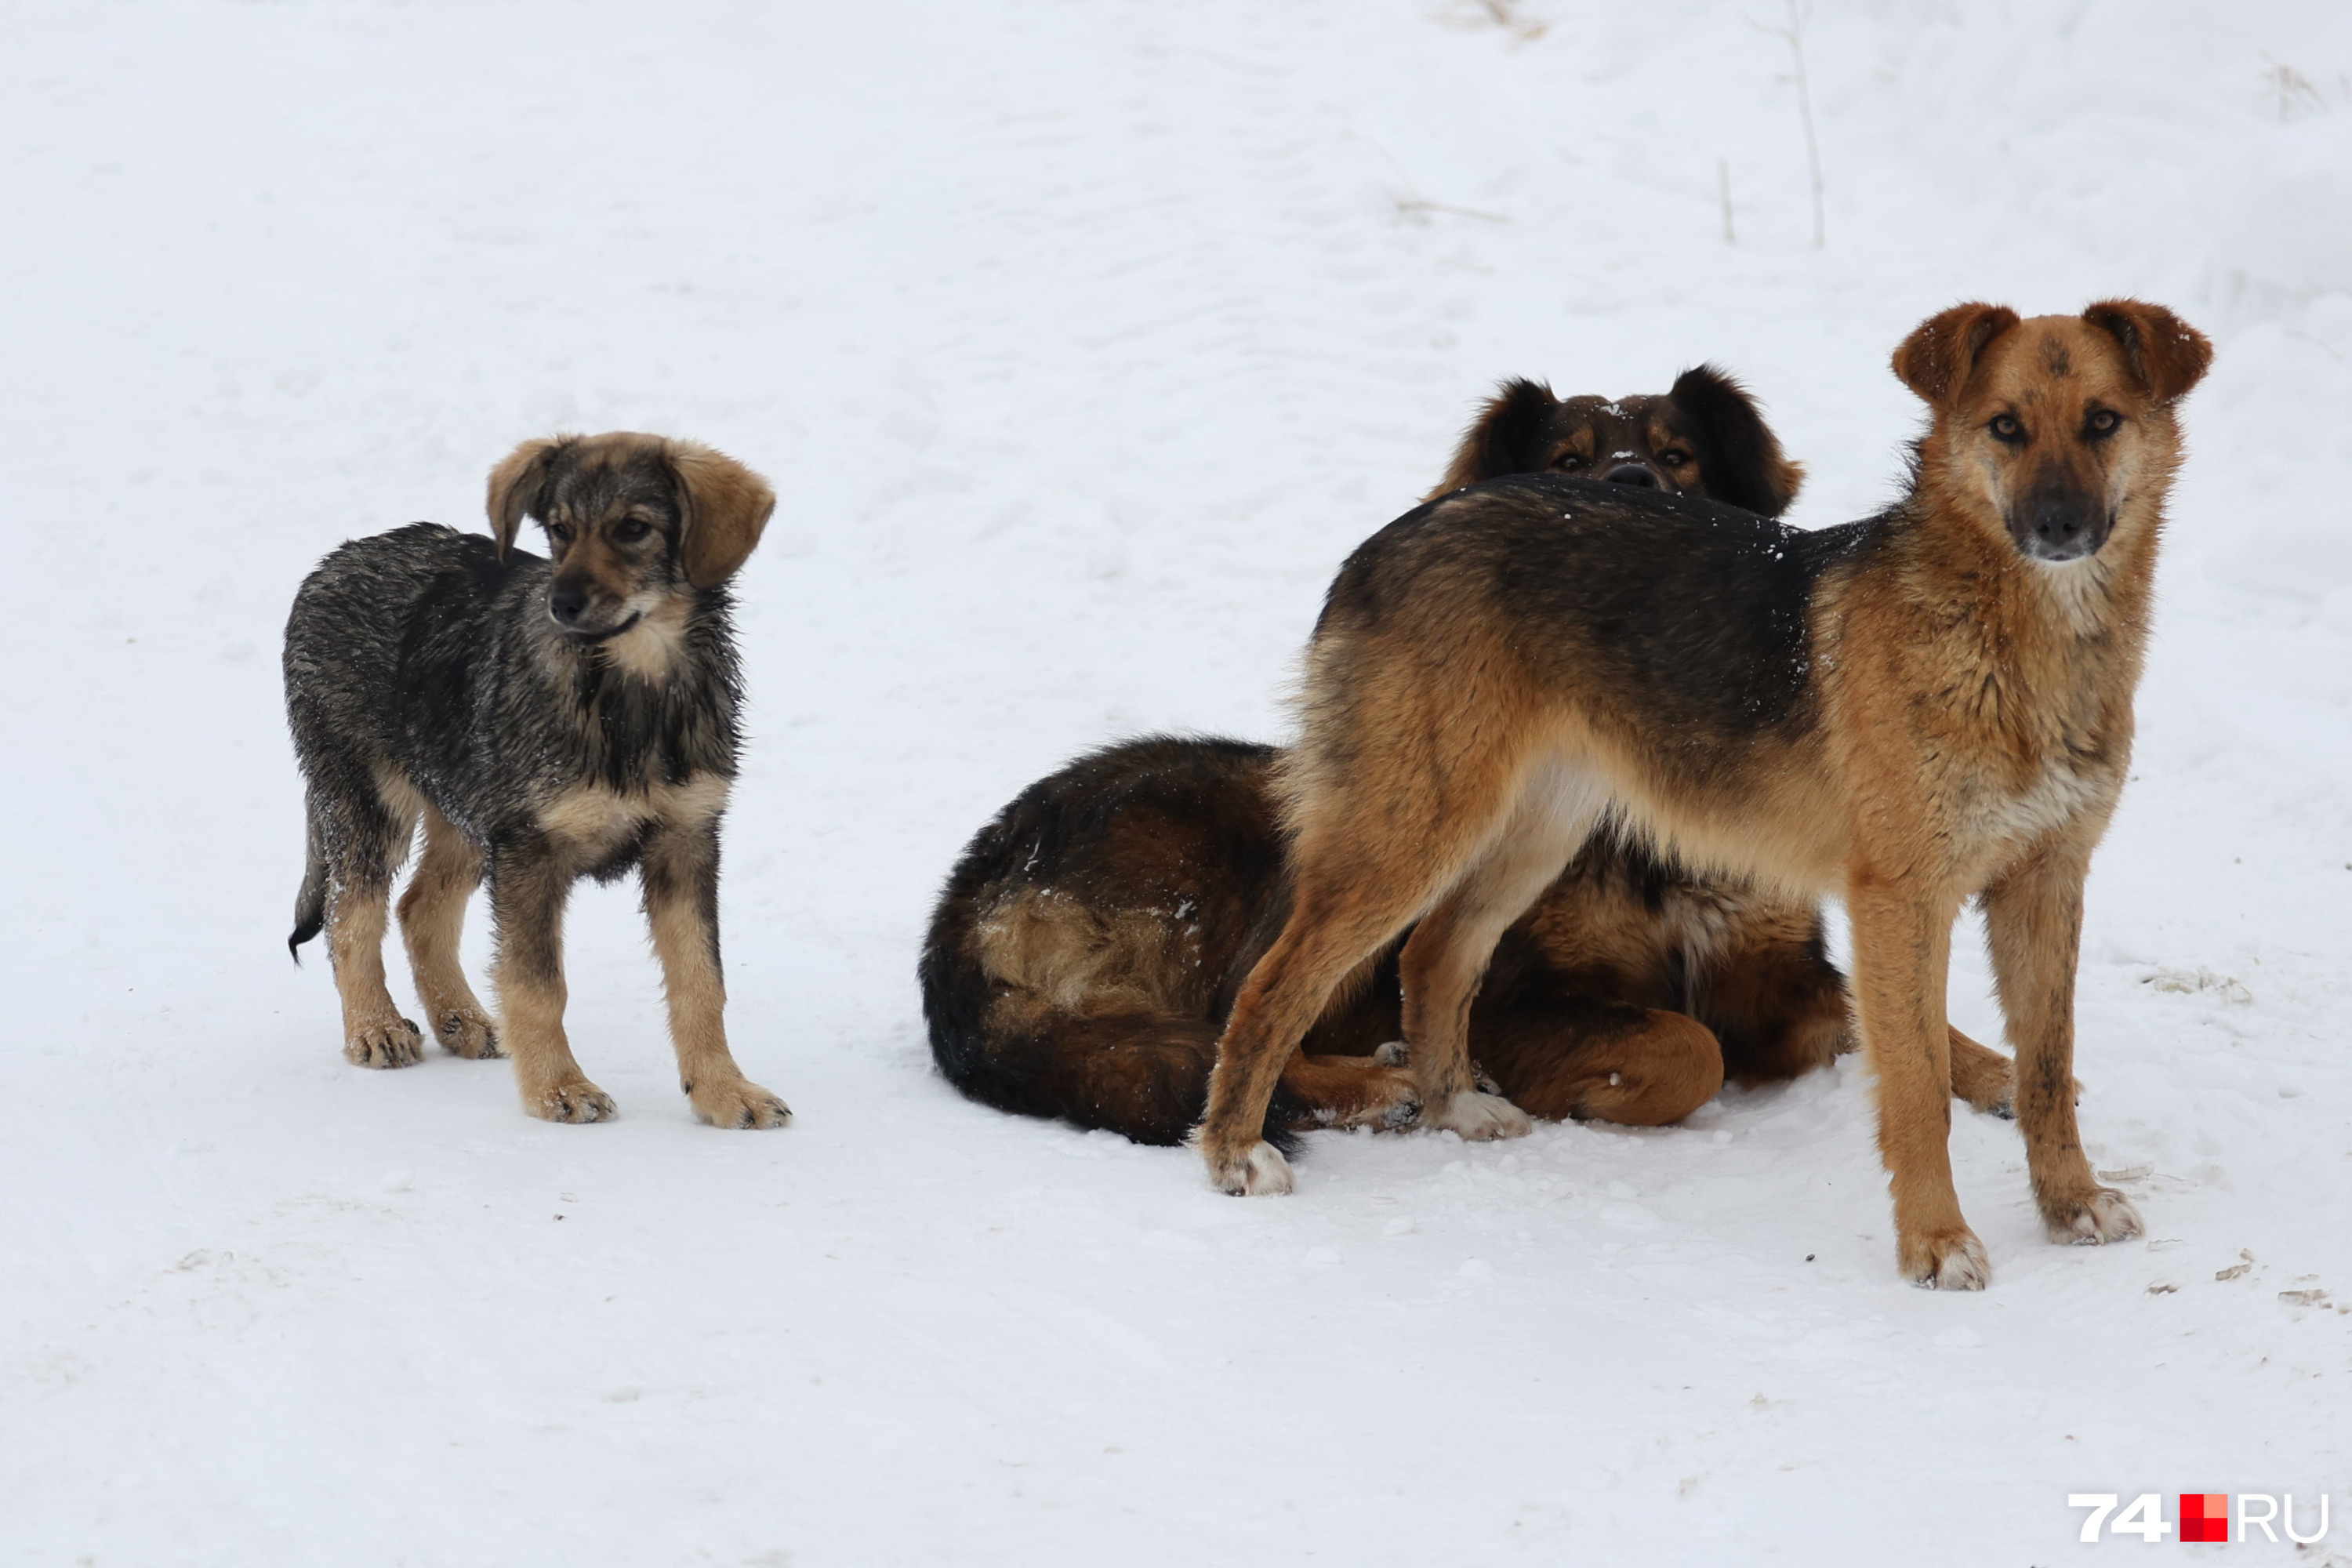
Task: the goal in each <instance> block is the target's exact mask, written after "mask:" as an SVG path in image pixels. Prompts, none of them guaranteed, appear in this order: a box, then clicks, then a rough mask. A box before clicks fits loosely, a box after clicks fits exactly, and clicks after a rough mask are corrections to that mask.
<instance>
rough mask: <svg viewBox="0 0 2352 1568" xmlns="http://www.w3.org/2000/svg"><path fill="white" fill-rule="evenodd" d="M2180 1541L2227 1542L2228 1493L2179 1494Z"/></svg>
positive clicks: (2228, 1529) (2228, 1520)
mask: <svg viewBox="0 0 2352 1568" xmlns="http://www.w3.org/2000/svg"><path fill="white" fill-rule="evenodd" d="M2180 1539H2181V1540H2183V1541H2227V1540H2229V1539H2230V1494H2229V1493H2228V1492H2182V1493H2181V1494H2180Z"/></svg>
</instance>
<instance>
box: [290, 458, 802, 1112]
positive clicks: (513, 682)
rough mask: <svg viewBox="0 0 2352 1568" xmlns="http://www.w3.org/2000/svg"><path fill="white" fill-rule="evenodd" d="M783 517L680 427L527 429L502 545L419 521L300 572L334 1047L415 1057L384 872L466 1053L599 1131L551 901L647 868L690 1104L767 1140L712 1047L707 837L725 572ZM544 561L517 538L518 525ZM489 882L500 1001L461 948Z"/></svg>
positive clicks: (434, 1014) (313, 919)
mask: <svg viewBox="0 0 2352 1568" xmlns="http://www.w3.org/2000/svg"><path fill="white" fill-rule="evenodd" d="M488 510H489V518H490V522H491V525H492V528H493V530H494V531H495V537H494V538H485V537H483V536H481V535H479V534H464V533H459V532H457V531H455V530H452V529H447V528H443V527H440V526H438V525H436V524H434V523H425V522H420V523H415V524H412V525H410V526H409V527H406V528H401V529H395V530H394V531H391V532H389V533H383V534H378V535H376V536H374V537H373V538H369V539H361V540H355V541H353V542H351V543H348V544H345V545H343V546H342V547H341V549H339V550H337V551H335V552H333V553H332V554H331V555H329V556H328V557H327V558H326V559H325V560H324V561H323V562H321V563H320V565H319V568H318V570H316V571H315V572H313V573H311V574H310V577H309V578H308V579H306V580H305V581H304V582H303V584H302V586H301V589H300V591H299V593H297V594H296V595H295V598H294V610H293V614H292V615H291V616H289V619H288V621H287V624H286V710H287V717H288V720H289V723H290V725H291V728H292V730H293V734H294V749H295V752H296V754H297V756H298V757H299V761H300V763H301V768H302V775H303V779H304V781H305V784H306V786H307V788H306V792H305V799H306V810H307V818H308V829H309V832H308V837H309V854H308V866H307V868H306V870H305V872H304V875H303V879H302V887H301V891H300V893H299V895H298V897H297V898H296V900H295V906H294V932H293V935H292V936H291V937H290V938H289V942H288V944H287V945H288V947H289V950H290V951H291V952H293V953H294V955H295V958H296V960H297V961H298V962H299V960H300V957H301V948H302V944H303V943H304V942H308V941H309V940H310V938H312V937H313V936H316V935H317V934H318V933H319V931H320V930H321V929H324V930H325V931H326V933H327V947H328V952H329V956H330V958H331V961H332V963H333V967H334V973H335V984H336V988H337V990H338V991H339V992H340V993H341V998H342V1012H343V1054H344V1055H345V1057H346V1058H349V1059H350V1060H351V1061H352V1062H354V1063H357V1064H359V1065H360V1066H362V1067H371V1068H399V1067H407V1066H410V1065H412V1064H414V1063H415V1062H416V1061H418V1060H419V1059H420V1058H421V1057H422V1055H423V1049H424V1041H423V1037H422V1036H421V1034H420V1032H419V1031H418V1029H417V1027H416V1026H415V1024H413V1023H411V1022H410V1021H409V1020H408V1019H406V1018H404V1017H403V1016H401V1015H400V1009H399V1008H398V1007H397V1006H396V1005H394V1002H393V1000H392V996H391V994H390V993H389V992H388V991H387V990H386V989H385V986H384V972H383V936H384V925H385V912H386V904H387V902H388V900H389V897H390V893H391V888H392V880H393V877H394V873H395V872H396V871H397V870H398V869H399V868H400V866H401V864H402V862H403V861H404V860H405V858H407V855H408V851H409V847H410V844H411V841H412V839H413V838H414V837H415V833H416V829H417V826H418V824H419V823H420V821H421V822H422V824H423V826H424V840H425V848H424V854H423V857H422V858H421V859H420V861H419V862H418V865H417V868H416V874H415V878H414V879H412V880H411V882H410V883H409V885H408V889H407V890H406V891H405V892H404V893H403V894H402V896H401V900H400V927H401V935H402V937H403V939H404V942H405V944H406V946H407V949H408V957H409V963H410V966H411V968H412V969H413V971H414V972H415V980H416V990H417V996H418V999H419V1000H420V1001H421V1002H422V1003H423V1004H424V1007H425V1017H426V1019H427V1020H428V1021H429V1022H430V1023H431V1025H432V1026H433V1028H434V1031H435V1033H436V1035H438V1036H439V1037H440V1040H441V1043H442V1044H443V1045H444V1046H445V1047H447V1048H448V1049H449V1050H450V1051H452V1052H454V1053H456V1054H457V1055H458V1056H460V1057H469V1058H485V1057H496V1056H499V1055H509V1056H511V1057H512V1058H513V1059H514V1066H515V1079H516V1082H517V1085H518V1087H519V1088H520V1090H521V1093H522V1101H523V1109H524V1110H527V1111H529V1112H530V1114H532V1115H534V1116H540V1117H544V1118H546V1119H547V1120H549V1121H572V1122H584V1121H604V1120H607V1119H609V1118H611V1117H612V1116H613V1115H614V1113H615V1111H614V1104H613V1100H612V1098H611V1097H610V1096H608V1095H606V1094H605V1093H604V1091H603V1090H602V1089H598V1088H597V1087H596V1086H595V1085H594V1084H593V1083H592V1082H591V1081H589V1079H588V1078H587V1076H586V1075H585V1074H584V1073H583V1072H582V1071H581V1070H580V1064H579V1063H578V1062H577V1061H576V1060H574V1059H573V1058H572V1047H571V1046H570V1044H569V1042H568V1041H567V1040H566V1038H565V1036H564V1032H563V1005H564V984H563V965H562V940H563V931H562V921H563V906H564V901H565V900H566V898H567V897H568V896H569V892H570V889H571V887H572V883H573V882H574V881H576V880H578V879H580V878H582V877H583V876H584V877H593V878H594V879H597V880H598V881H600V882H609V881H611V880H613V879H615V878H617V877H619V876H620V875H622V874H623V873H624V872H625V871H628V870H630V869H631V868H635V871H636V873H637V877H638V880H639V882H640V884H641V886H642V888H643V892H644V904H645V912H646V922H647V924H648V925H649V926H650V927H651V930H652V934H653V945H654V950H655V952H656V954H657V955H658V956H659V959H660V962H661V967H662V976H663V981H664V985H665V990H666V992H667V998H668V1003H669V1023H670V1034H671V1037H672V1039H673V1042H674V1043H675V1045H676V1046H677V1064H678V1075H679V1079H680V1081H681V1085H682V1087H683V1088H684V1089H685V1091H686V1095H687V1098H688V1101H689V1103H690V1104H691V1105H692V1107H693V1109H694V1112H695V1114H696V1115H697V1116H698V1117H699V1118H700V1119H701V1120H702V1121H707V1122H709V1123H711V1124H713V1125H716V1126H719V1127H779V1126H782V1125H783V1124H784V1123H785V1122H786V1121H788V1120H789V1119H790V1116H791V1111H790V1110H788V1109H787V1107H786V1106H785V1104H784V1102H783V1101H782V1100H780V1099H778V1098H777V1097H776V1096H775V1095H773V1094H772V1093H770V1092H769V1091H768V1090H766V1089H761V1087H760V1086H759V1085H757V1084H755V1083H753V1082H751V1080H750V1079H746V1078H745V1077H744V1076H743V1073H742V1069H741V1068H739V1067H737V1066H736V1063H735V1058H734V1056H733V1055H732V1054H731V1053H730V1051H729V1049H728V1047H727V1032H726V1024H725V1021H724V1017H723V1013H724V1008H725V1005H726V987H725V982H724V980H723V978H722V974H721V971H720V967H719V819H720V817H721V816H722V814H723V813H724V812H725V810H726V806H727V795H728V789H729V786H730V783H731V782H732V780H733V779H734V777H735V768H736V754H737V750H738V744H739V742H738V738H737V732H736V721H735V715H736V709H737V706H738V704H739V701H740V686H741V681H740V673H739V669H738V666H737V663H736V658H735V648H734V643H733V639H732V636H731V633H730V621H729V597H728V592H727V583H728V580H729V579H730V578H731V577H732V576H733V575H734V574H735V573H736V571H737V569H738V568H740V566H741V565H742V564H743V562H744V561H745V559H746V558H748V557H749V556H750V555H751V551H752V549H753V548H754V547H755V546H756V545H757V544H758V543H759V541H760V534H761V530H762V529H763V528H765V527H766V525H767V521H768V516H769V514H770V513H771V512H772V511H773V510H775V495H774V493H773V492H772V490H771V489H769V488H768V485H767V482H766V481H765V480H763V479H761V478H760V477H759V476H758V475H757V474H754V473H753V472H751V470H750V469H749V468H744V467H743V466H742V465H741V464H740V463H738V462H736V461H734V460H733V459H732V458H728V457H725V456H723V455H722V454H720V453H719V452H716V451H713V450H711V449H710V448H709V447H704V446H700V445H698V444H696V443H694V442H691V441H677V440H667V439H665V438H663V437H657V436H642V435H635V434H630V433H625V432H622V433H614V434H611V435H604V436H590V437H581V436H558V437H553V438H551V439H547V440H537V441H527V442H525V443H523V444H522V445H521V446H520V447H517V448H515V450H514V452H513V453H512V454H511V455H510V456H509V457H508V458H506V459H505V460H504V461H503V462H501V463H499V466H498V467H497V468H496V469H495V470H493V471H492V473H491V475H490V480H489V496H488ZM526 517H529V518H532V519H535V520H537V521H539V522H540V523H541V525H543V527H544V528H545V531H546V535H547V540H548V544H549V547H550V553H551V555H552V557H553V559H552V560H544V559H541V557H539V556H537V555H533V554H530V553H529V552H525V551H521V550H519V549H517V548H515V535H516V533H517V531H518V530H520V527H521V525H522V521H523V520H524V519H525V518H526ZM484 879H487V880H488V884H489V890H490V907H491V912H492V916H493V918H494V919H495V921H496V922H497V930H498V948H497V956H496V961H495V979H496V981H497V987H498V996H499V1017H498V1018H497V1019H495V1020H493V1018H492V1017H491V1016H490V1015H489V1014H488V1012H487V1011H486V1010H485V1009H484V1008H483V1007H482V1005H481V1004H480V1003H479V1002H478V1001H477V1000H476V999H475V996H474V993H473V990H472V988H471V987H469V986H468V985H467V983H466V977H465V974H464V973H463V972H462V971H461V970H460V969H459V967H458V963H457V936H458V931H459V927H460V925H461V923H462V921H464V918H465V909H466V900H467V898H468V897H470V896H471V894H472V892H473V889H474V888H475V886H476V885H477V884H478V882H480V881H482V880H484Z"/></svg>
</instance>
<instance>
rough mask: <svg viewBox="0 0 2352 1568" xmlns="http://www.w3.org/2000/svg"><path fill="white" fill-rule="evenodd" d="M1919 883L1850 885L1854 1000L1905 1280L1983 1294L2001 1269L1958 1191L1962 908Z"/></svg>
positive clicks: (1861, 881)
mask: <svg viewBox="0 0 2352 1568" xmlns="http://www.w3.org/2000/svg"><path fill="white" fill-rule="evenodd" d="M1916 880H1917V879H1916V877H1909V878H1905V879H1901V880H1899V881H1885V880H1878V879H1873V878H1870V877H1868V876H1864V875H1857V876H1856V877H1855V878H1854V879H1853V881H1852V883H1851V884H1850V885H1849V888H1848V889H1847V894H1846V908H1847V911H1848V912H1849V913H1850V914H1852V915H1853V957H1854V1000H1855V1003H1856V1005H1857V1008H1858V1010H1859V1011H1860V1013H1861V1016H1862V1043H1863V1049H1864V1051H1866V1052H1867V1053H1868V1054H1869V1057H1870V1066H1871V1069H1872V1071H1873V1072H1874V1073H1875V1074H1876V1075H1877V1078H1878V1147H1879V1152H1880V1153H1881V1155H1882V1156H1883V1157H1884V1158H1885V1162H1886V1169H1887V1171H1888V1173H1890V1174H1891V1175H1892V1177H1893V1178H1894V1179H1893V1182H1892V1185H1893V1187H1894V1192H1895V1253H1896V1258H1897V1261H1898V1264H1899V1266H1900V1267H1901V1268H1902V1270H1903V1274H1904V1278H1906V1279H1909V1280H1911V1281H1912V1282H1913V1283H1915V1284H1919V1285H1931V1286H1936V1287H1938V1288H1941V1289H1947V1290H1981V1289H1984V1288H1985V1285H1986V1283H1987V1282H1988V1281H1989V1280H1990V1279H1991V1277H1992V1271H1991V1268H1990V1266H1989V1265H1988V1264H1987V1263H1986V1262H1985V1252H1984V1244H1983V1243H1982V1242H1980V1241H1979V1240H1978V1239H1977V1237H1976V1233H1975V1232H1974V1231H1971V1230H1970V1229H1969V1224H1968V1221H1967V1220H1966V1219H1964V1218H1963V1217H1961V1215H1960V1200H1959V1195H1958V1194H1957V1193H1955V1192H1954V1191H1953V1190H1952V1151H1951V1131H1952V1101H1951V1072H1952V1068H1951V1041H1950V1035H1949V1026H1948V1024H1947V1023H1946V1022H1945V1018H1944V986H1945V983H1946V980H1947V977H1948V969H1949V965H1950V957H1951V946H1952V921H1953V919H1954V918H1955V917H1956V916H1957V915H1958V912H1959V910H1958V900H1944V899H1941V898H1936V897H1933V896H1932V895H1931V896H1930V897H1927V898H1922V897H1921V896H1920V893H1919V891H1918V890H1917V889H1916V887H1914V886H1911V885H1909V884H1912V883H1915V882H1916Z"/></svg>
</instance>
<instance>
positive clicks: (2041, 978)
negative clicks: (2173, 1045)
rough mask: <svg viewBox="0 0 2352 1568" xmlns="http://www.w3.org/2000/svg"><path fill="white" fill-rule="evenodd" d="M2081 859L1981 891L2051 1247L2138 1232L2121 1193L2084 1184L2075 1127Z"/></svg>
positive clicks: (2070, 851) (2029, 1157)
mask: <svg viewBox="0 0 2352 1568" xmlns="http://www.w3.org/2000/svg"><path fill="white" fill-rule="evenodd" d="M2083 875H2084V861H2083V858H2082V856H2081V855H2079V854H2078V853H2076V852H2074V848H2073V847H2072V846H2071V845H2059V846H2053V847H2046V848H2044V849H2043V850H2042V851H2041V852H2040V853H2037V854H2035V855H2033V856H2032V857H2031V858H2028V859H2027V860H2026V861H2025V862H2024V863H2023V864H2021V866H2019V867H2018V868H2015V869H2014V870H2012V871H2011V873H2010V874H2009V875H2008V876H2007V877H2005V878H2003V879H2001V880H2000V881H1999V882H1996V883H1994V884H1993V885H1992V886H1991V887H1990V888H1988V889H1985V896H1984V910H1985V931H1986V935H1987V936H1988V938H1989V939H1990V945H1991V948H1992V973H1993V984H1994V986H1995V988H1996V989H1997V990H1998V991H1999V992H2000V1006H2001V1011H2002V1013H2003V1014H2005V1015H2006V1016H2007V1017H2008V1019H2009V1036H2010V1042H2011V1044H2012V1045H2014V1046H2015V1047H2017V1120H2018V1124H2019V1126H2020V1127H2021V1129H2022V1130H2023V1131H2024V1133H2025V1162H2026V1168H2027V1169H2028V1170H2029V1171H2031V1172H2032V1178H2033V1197H2034V1201H2035V1202H2036V1203H2037V1204H2038V1205H2040V1206H2041V1209H2042V1224H2043V1225H2044V1226H2047V1227H2048V1228H2049V1232H2050V1239H2051V1240H2053V1241H2068V1242H2102V1241H2122V1240H2126V1239H2127V1238H2129V1237H2135V1236H2137V1235H2139V1234H2140V1218H2139V1215H2138V1214H2137V1212H2136V1211H2135V1210H2134V1209H2133V1208H2132V1205H2131V1204H2130V1202H2129V1201H2128V1200H2126V1198H2125V1197H2124V1195H2123V1194H2121V1193H2118V1192H2116V1191H2115V1190H2114V1189H2113V1188H2110V1187H2103V1186H2101V1185H2099V1184H2098V1183H2097V1182H2096V1181H2095V1180H2093V1179H2092V1173H2091V1163H2090V1161H2089V1160H2088V1159H2086V1158H2085V1157H2084V1153H2083V1142H2082V1135H2081V1133H2080V1132H2079V1131H2077V1129H2076V1127H2075V1123H2074V968H2075V964H2076V962H2077V959H2078V956H2079V954H2080V952H2081V949H2082V941H2083Z"/></svg>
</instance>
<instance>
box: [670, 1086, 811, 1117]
mask: <svg viewBox="0 0 2352 1568" xmlns="http://www.w3.org/2000/svg"><path fill="white" fill-rule="evenodd" d="M685 1088H686V1098H687V1102H688V1104H690V1105H692V1106H693V1107H694V1114H695V1119H696V1120H697V1121H702V1122H704V1123H706V1124H708V1125H709V1126H712V1127H746V1128H748V1127H782V1126H783V1125H784V1124H785V1123H786V1122H788V1121H791V1120H792V1119H793V1108H792V1107H791V1106H789V1105H786V1104H785V1103H784V1102H783V1100H782V1099H781V1098H779V1097H778V1096H776V1095H773V1094H771V1093H769V1092H768V1091H767V1090H766V1089H761V1087H760V1086H759V1085H758V1084H756V1083H753V1082H752V1081H751V1079H748V1078H738V1079H727V1080H725V1081H723V1082H719V1083H698V1084H697V1083H690V1084H688V1085H686V1086H685Z"/></svg>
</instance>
